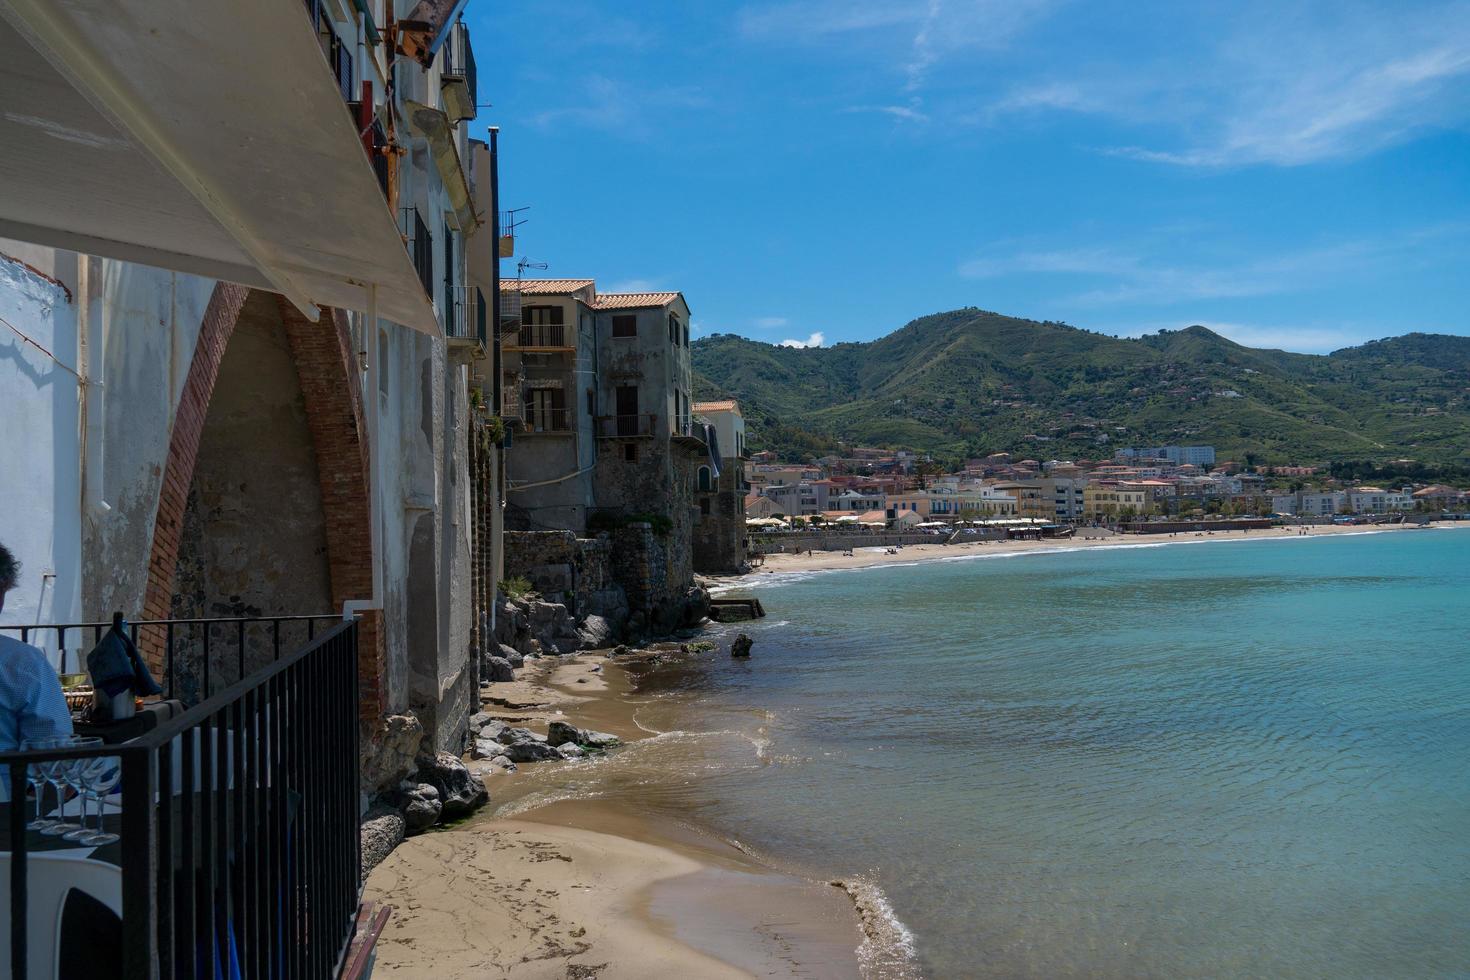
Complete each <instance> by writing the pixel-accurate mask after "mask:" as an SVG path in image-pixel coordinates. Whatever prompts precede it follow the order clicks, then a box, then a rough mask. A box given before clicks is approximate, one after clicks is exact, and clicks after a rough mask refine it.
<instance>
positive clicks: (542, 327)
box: [501, 323, 576, 351]
mask: <svg viewBox="0 0 1470 980" xmlns="http://www.w3.org/2000/svg"><path fill="white" fill-rule="evenodd" d="M501 346H502V347H504V348H505V349H506V350H529V351H536V350H549V351H569V350H575V349H576V348H575V347H573V345H572V344H570V343H568V337H567V328H566V325H565V324H561V323H522V324H521V325H520V327H519V329H516V330H507V331H505V332H504V333H502V334H501Z"/></svg>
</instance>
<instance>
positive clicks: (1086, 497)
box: [1082, 483, 1151, 520]
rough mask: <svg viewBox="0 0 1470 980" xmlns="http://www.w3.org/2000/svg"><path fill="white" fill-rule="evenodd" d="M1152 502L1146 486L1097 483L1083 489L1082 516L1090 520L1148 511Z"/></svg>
mask: <svg viewBox="0 0 1470 980" xmlns="http://www.w3.org/2000/svg"><path fill="white" fill-rule="evenodd" d="M1150 504H1151V495H1150V492H1149V491H1148V490H1147V489H1145V488H1129V487H1126V486H1124V485H1122V484H1119V483H1097V484H1092V485H1089V486H1088V487H1086V488H1085V489H1084V490H1083V491H1082V516H1083V517H1084V518H1087V519H1088V520H1100V519H1101V520H1105V519H1112V518H1117V517H1121V516H1123V515H1124V514H1135V515H1136V514H1143V513H1146V512H1147V511H1148V509H1149V507H1150Z"/></svg>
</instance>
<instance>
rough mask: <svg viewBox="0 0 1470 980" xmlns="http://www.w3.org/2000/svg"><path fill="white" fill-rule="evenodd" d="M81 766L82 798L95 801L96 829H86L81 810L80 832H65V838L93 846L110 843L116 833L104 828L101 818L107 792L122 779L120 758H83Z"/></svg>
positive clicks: (103, 812) (115, 836)
mask: <svg viewBox="0 0 1470 980" xmlns="http://www.w3.org/2000/svg"><path fill="white" fill-rule="evenodd" d="M84 761H85V763H86V764H85V765H84V766H83V767H82V773H81V779H82V786H83V789H82V793H83V798H84V799H85V798H86V797H87V796H91V797H92V799H94V800H96V801H97V829H96V830H87V815H86V810H85V809H83V811H82V832H81V834H80V835H76V832H75V831H73V833H71V834H67V835H66V837H65V839H66V840H74V841H77V842H79V843H82V844H90V845H91V846H93V847H101V846H102V845H103V844H111V843H112V842H113V841H115V840H117V839H118V836H117V834H114V833H112V832H110V831H107V830H104V829H103V827H102V818H103V817H105V816H106V815H107V794H108V793H110V792H112V788H113V787H114V786H116V785H117V784H118V781H119V780H121V779H122V760H121V759H119V758H117V757H116V756H108V755H104V756H100V757H98V758H94V759H87V760H84Z"/></svg>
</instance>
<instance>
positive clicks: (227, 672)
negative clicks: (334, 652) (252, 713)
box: [0, 613, 342, 704]
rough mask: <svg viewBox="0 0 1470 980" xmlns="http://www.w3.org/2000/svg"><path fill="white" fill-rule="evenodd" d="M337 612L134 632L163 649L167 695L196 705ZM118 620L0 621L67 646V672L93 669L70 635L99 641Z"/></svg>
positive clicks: (138, 626)
mask: <svg viewBox="0 0 1470 980" xmlns="http://www.w3.org/2000/svg"><path fill="white" fill-rule="evenodd" d="M341 619H342V617H341V616H340V615H338V614H335V613H318V614H315V615H309V616H268V617H262V616H236V617H229V618H224V619H158V620H154V619H145V620H140V621H138V622H136V623H128V624H127V627H128V636H129V637H130V638H131V639H132V641H133V643H134V644H137V645H138V647H139V648H140V649H141V650H143V651H144V653H145V654H147V653H149V652H151V651H154V650H161V651H162V654H163V677H161V678H159V683H160V684H161V685H162V686H163V691H164V695H163V696H164V697H165V698H177V699H179V700H181V701H183V702H184V703H185V704H193V703H196V702H198V701H201V700H203V699H205V698H207V697H209V696H210V695H211V694H212V693H214V690H215V688H216V687H220V686H222V685H223V684H232V683H236V682H238V681H240V680H242V679H243V678H245V676H246V675H247V674H249V673H250V672H251V671H253V670H255V669H258V668H259V667H261V666H264V665H265V664H267V663H273V662H275V661H277V660H280V659H281V654H282V652H287V653H289V652H290V651H291V650H294V649H296V648H298V647H300V646H302V645H303V644H306V643H310V642H311V641H312V640H313V639H315V637H316V634H317V633H318V632H321V631H323V630H326V629H330V628H331V627H332V626H333V625H335V624H336V623H339V622H341ZM111 627H112V623H110V622H108V623H48V624H46V625H44V626H5V625H0V633H8V634H10V635H12V636H15V637H16V638H18V639H19V640H20V641H21V642H22V643H30V644H34V645H37V646H41V647H45V648H50V647H51V643H50V642H48V641H54V643H55V649H57V650H59V651H61V658H62V659H61V662H60V663H59V664H58V668H59V670H60V672H62V673H82V672H83V671H85V670H86V669H87V665H86V663H85V662H84V661H83V658H84V657H85V656H86V654H85V651H82V652H78V650H79V648H78V647H69V646H68V644H67V641H68V639H73V640H76V641H77V642H78V643H80V644H91V645H93V646H95V645H96V644H97V642H98V641H99V640H101V639H102V634H103V633H105V632H106V631H107V630H108V629H110V628H111Z"/></svg>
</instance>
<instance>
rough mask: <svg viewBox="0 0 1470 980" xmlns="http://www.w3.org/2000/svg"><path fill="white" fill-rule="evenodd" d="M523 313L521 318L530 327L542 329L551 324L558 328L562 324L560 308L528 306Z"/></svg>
mask: <svg viewBox="0 0 1470 980" xmlns="http://www.w3.org/2000/svg"><path fill="white" fill-rule="evenodd" d="M523 312H524V316H523V318H524V319H525V321H526V322H527V323H529V324H531V325H532V326H537V327H542V326H551V325H553V324H555V325H557V326H560V325H561V322H562V319H561V318H562V308H561V307H560V306H528V307H526V309H525V310H524V311H523Z"/></svg>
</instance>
